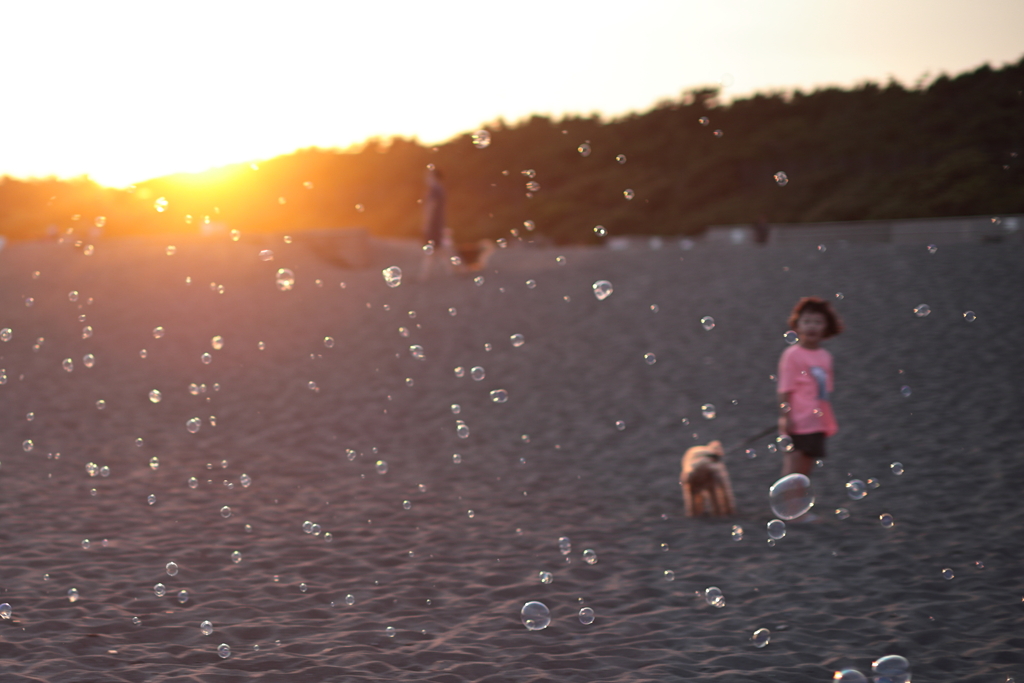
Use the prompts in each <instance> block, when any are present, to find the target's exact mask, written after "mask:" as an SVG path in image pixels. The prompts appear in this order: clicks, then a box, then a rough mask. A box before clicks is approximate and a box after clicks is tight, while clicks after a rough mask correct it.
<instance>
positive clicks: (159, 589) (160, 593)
mask: <svg viewBox="0 0 1024 683" xmlns="http://www.w3.org/2000/svg"><path fill="white" fill-rule="evenodd" d="M153 595H155V596H156V597H158V598H162V597H164V596H165V595H167V586H165V585H163V584H162V583H158V584H156V585H155V586H153Z"/></svg>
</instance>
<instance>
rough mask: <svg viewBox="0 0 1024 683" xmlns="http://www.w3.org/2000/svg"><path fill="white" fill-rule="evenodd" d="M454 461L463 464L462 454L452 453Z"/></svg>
mask: <svg viewBox="0 0 1024 683" xmlns="http://www.w3.org/2000/svg"><path fill="white" fill-rule="evenodd" d="M452 463H454V464H456V465H461V464H462V456H461V455H459V454H458V453H452Z"/></svg>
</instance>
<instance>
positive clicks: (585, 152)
mask: <svg viewBox="0 0 1024 683" xmlns="http://www.w3.org/2000/svg"><path fill="white" fill-rule="evenodd" d="M576 151H577V152H579V153H580V156H581V157H589V156H590V145H588V144H587V143H585V142H584V143H583V144H582V145H580V146H579V147H577V148H576Z"/></svg>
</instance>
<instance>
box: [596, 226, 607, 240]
mask: <svg viewBox="0 0 1024 683" xmlns="http://www.w3.org/2000/svg"><path fill="white" fill-rule="evenodd" d="M594 234H595V235H597V236H598V237H604V236H605V235H607V234H608V231H607V230H606V229H605V227H604V226H603V225H595V226H594Z"/></svg>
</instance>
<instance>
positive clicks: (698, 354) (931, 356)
mask: <svg viewBox="0 0 1024 683" xmlns="http://www.w3.org/2000/svg"><path fill="white" fill-rule="evenodd" d="M169 245H174V247H175V250H174V253H173V255H168V254H167V247H168V246H169ZM826 246H827V249H826V250H825V251H819V250H817V249H815V248H813V247H810V248H808V247H770V248H761V249H758V248H753V247H746V248H712V247H708V246H701V245H698V246H697V247H695V248H693V249H689V250H684V249H681V248H680V247H679V245H678V244H677V243H676V242H674V241H669V240H666V241H665V243H664V244H663V245H662V246H661V248H659V249H648V248H646V247H644V248H635V249H631V250H625V251H612V250H605V249H597V248H581V247H565V248H560V247H551V248H545V249H530V248H525V247H523V248H509V249H507V250H500V251H498V252H497V253H496V254H495V257H494V258H493V260H492V261H491V264H490V266H489V268H488V269H487V270H485V271H484V272H483V273H482V278H483V279H482V282H480V283H479V284H478V283H476V282H474V281H473V279H472V278H470V277H464V276H455V275H450V274H444V273H442V272H441V269H437V272H436V273H435V276H434V277H432V278H431V279H430V280H428V281H427V282H418V281H417V278H416V277H415V276H416V273H417V269H418V263H419V261H418V259H419V253H418V249H417V248H416V246H415V245H411V244H403V243H397V242H394V243H384V242H378V243H375V247H374V251H373V259H372V260H373V263H372V264H371V267H369V268H367V269H363V270H350V269H345V268H342V267H340V266H339V265H337V264H336V263H334V262H332V261H331V260H330V259H328V258H325V257H324V256H323V254H318V253H317V252H316V250H315V249H314V248H312V246H311V245H310V244H308V243H307V242H306V241H305V240H304V239H303V235H302V234H297V235H295V236H294V239H293V240H292V241H291V243H285V242H284V240H282V239H281V238H280V237H277V238H271V237H265V238H260V239H256V238H252V239H250V238H248V236H245V235H243V239H242V240H241V241H239V242H232V241H231V239H230V238H229V237H228V236H226V235H222V236H214V237H207V238H200V237H189V238H182V237H180V236H179V237H174V238H167V237H144V238H143V237H140V238H131V239H127V238H126V239H120V240H99V241H96V242H95V248H94V251H93V253H92V254H91V255H86V254H85V253H84V247H78V248H76V247H75V246H74V245H73V244H72V243H70V242H68V243H65V244H56V243H52V242H51V243H9V244H8V245H7V246H6V247H5V248H4V249H3V251H2V252H0V328H9V329H10V331H11V332H10V339H9V340H8V341H0V368H3V370H4V376H5V377H6V382H5V383H3V384H2V385H0V425H2V434H3V441H2V449H0V485H2V496H0V519H2V521H3V523H2V525H0V553H2V561H0V602H4V603H8V604H10V606H11V616H10V618H9V619H6V620H2V621H0V672H2V674H0V679H2V680H4V681H39V682H43V681H46V682H48V683H72V682H74V683H84V682H86V681H125V682H133V683H135V682H143V681H167V682H171V681H173V682H179V681H181V682H184V681H191V682H197V683H198V682H200V681H202V682H203V683H209V682H221V681H225V682H227V681H243V680H244V681H300V682H303V683H304V682H307V681H308V682H314V681H317V682H318V681H363V680H365V681H370V680H373V681H378V680H402V681H406V680H407V681H436V682H438V683H458V682H462V681H493V682H497V681H670V680H671V681H678V680H701V681H723V682H730V683H731V682H733V681H736V682H740V681H755V682H765V683H769V682H771V683H776V682H779V681H792V682H797V683H799V682H804V681H807V682H813V681H827V680H831V678H832V676H833V673H834V672H835V671H837V670H840V669H846V668H854V669H858V670H860V671H861V672H863V673H864V674H865V675H868V676H870V669H871V662H872V661H873V660H874V659H877V658H879V657H882V656H884V655H889V654H898V655H902V656H903V657H906V658H907V660H909V662H910V665H911V667H912V671H913V676H914V680H917V681H959V682H971V683H974V682H976V683H1004V681H1006V680H1007V677H1008V676H1012V677H1016V679H1017V680H1022V679H1024V602H1022V600H1024V574H1022V573H1021V567H1022V566H1024V543H1022V542H1021V539H1020V534H1021V531H1022V530H1024V507H1022V505H1021V502H1020V499H1021V492H1022V490H1024V420H1022V418H1021V412H1022V409H1024V390H1022V388H1021V387H1022V382H1024V361H1022V359H1021V357H1022V354H1021V339H1024V315H1022V313H1024V267H1022V262H1024V261H1022V259H1024V246H1022V245H1021V244H1019V243H1005V244H1001V245H962V246H957V245H942V246H940V247H939V248H938V250H937V251H936V252H935V253H929V251H928V250H927V249H926V248H925V245H923V244H922V245H919V246H892V245H861V246H856V245H849V246H843V245H841V244H834V245H833V244H829V245H826ZM263 249H271V250H272V251H273V260H269V261H264V260H261V259H260V257H259V253H260V251H261V250H263ZM559 257H561V258H559ZM389 266H398V267H400V268H401V269H402V270H403V272H404V273H405V275H404V278H403V281H402V284H401V285H400V286H398V287H394V288H391V287H388V286H387V285H386V283H385V281H384V278H383V277H382V275H381V269H382V268H386V267H389ZM279 268H287V269H290V270H291V271H293V273H294V285H293V287H292V288H291V289H290V290H288V291H281V290H280V289H279V288H278V287H277V286H276V284H275V273H276V272H277V270H278V269H279ZM597 280H608V281H609V282H611V283H612V285H613V287H614V292H613V293H612V294H611V296H609V297H607V298H606V299H604V300H603V301H602V300H598V299H597V298H596V297H595V296H594V294H593V291H592V284H593V283H594V282H595V281H597ZM804 295H818V296H822V297H827V298H830V299H831V300H832V301H833V302H834V304H835V306H836V309H837V310H838V312H839V313H840V315H841V316H842V317H843V320H844V322H845V324H846V328H847V329H846V331H845V332H844V333H843V334H842V335H841V336H839V337H837V338H835V339H834V340H830V341H829V342H827V348H829V349H830V350H831V352H832V353H833V354H834V356H835V364H836V393H835V397H834V406H835V412H836V415H837V418H838V422H839V425H840V432H839V433H838V434H837V435H836V436H835V437H834V438H833V439H831V440H830V443H829V451H830V454H829V457H828V458H827V460H826V461H825V462H824V463H823V466H822V467H820V468H818V469H816V470H815V471H814V473H813V477H812V480H813V484H814V489H815V494H816V504H815V507H814V511H815V512H816V513H817V514H818V516H819V518H820V521H819V522H817V523H811V524H790V525H789V526H788V529H787V534H786V536H785V537H784V538H782V539H781V540H779V541H778V542H776V543H775V545H774V546H771V545H769V543H768V542H767V541H768V536H767V533H766V524H767V522H768V521H769V520H771V519H772V518H773V514H772V511H771V509H770V507H769V504H768V488H769V486H771V484H772V483H773V482H774V481H775V480H776V479H777V477H778V475H779V470H780V455H779V454H773V453H770V452H769V448H768V445H769V442H770V439H769V438H765V439H762V440H761V441H759V442H757V443H756V444H754V445H753V448H754V450H755V451H756V457H753V458H751V457H748V456H747V455H745V454H744V453H742V452H741V453H737V454H733V455H731V456H730V457H729V458H728V460H727V463H728V466H729V470H730V472H731V476H732V480H733V485H734V488H735V491H736V496H737V501H738V504H739V515H738V517H736V518H732V519H697V520H689V519H686V518H685V517H684V515H683V508H682V502H681V497H680V494H679V486H678V483H677V478H678V474H679V458H680V456H681V455H682V453H683V451H684V450H685V449H686V448H688V447H689V446H691V445H694V444H698V443H705V442H707V441H710V440H711V439H720V440H721V441H722V442H723V443H724V444H725V446H726V447H727V448H729V447H730V446H733V445H734V444H737V443H739V442H740V441H741V440H743V439H744V438H745V437H747V436H750V435H752V434H755V433H757V432H758V431H760V430H761V429H762V428H764V427H767V426H769V425H771V424H773V422H774V415H775V407H774V402H775V399H774V392H775V387H774V384H773V380H772V375H773V374H774V373H775V372H776V367H775V366H776V362H777V360H778V356H779V354H780V353H781V352H782V350H783V349H784V348H785V346H786V343H785V341H784V340H783V333H784V332H785V331H786V317H787V315H788V312H789V310H790V308H791V307H792V305H793V304H794V303H795V301H796V300H797V299H798V298H799V297H800V296H804ZM840 297H841V298H840ZM29 304H30V305H29ZM920 304H927V306H928V307H929V309H930V313H929V314H928V315H927V316H922V317H919V316H918V315H915V312H914V309H915V307H918V306H919V305H920ZM967 311H971V312H973V314H974V315H973V316H967V317H965V312H967ZM705 316H710V317H712V318H713V319H714V322H715V324H714V327H713V328H712V329H710V330H706V329H705V328H704V326H702V324H701V319H702V318H703V317H705ZM971 317H974V318H975V319H973V320H971V321H969V320H968V318H971ZM156 328H162V335H160V336H159V337H158V336H157V334H158V333H157V334H155V332H154V331H155V330H156ZM513 335H522V338H523V340H524V343H522V344H521V345H519V346H517V345H514V344H513V341H512V336H513ZM217 337H219V338H220V339H219V340H217V339H215V338H217ZM328 338H329V339H328ZM414 345H415V346H418V347H421V348H422V355H423V358H422V359H419V358H416V357H415V355H416V354H414V353H413V351H411V349H410V347H412V346H414ZM143 350H144V353H143ZM87 354H91V355H92V359H93V360H92V361H89V360H87V359H86V358H87ZM204 354H209V356H205V357H204ZM648 354H653V355H648ZM143 356H144V357H143ZM65 359H70V363H71V371H68V370H67V369H66V368H65ZM207 361H208V362H207ZM651 361H653V362H651ZM90 366H91V367H90ZM478 366H479V367H481V368H483V370H484V373H485V376H484V377H483V378H482V379H480V380H479V381H478V380H476V379H475V378H474V377H472V376H471V375H472V371H471V369H472V368H474V367H478ZM456 368H462V369H463V372H462V373H457V372H456ZM459 374H462V375H463V376H458V375H459ZM193 385H194V387H193ZM499 390H504V391H505V392H506V393H507V401H506V402H503V403H499V402H495V401H494V400H492V392H495V391H499ZM153 391H158V392H159V396H157V395H156V394H151V392H153ZM908 394H909V395H908ZM154 398H158V401H156V402H154V400H153V399H154ZM99 402H102V403H99ZM453 404H456V405H458V406H459V408H458V411H459V412H458V413H457V414H455V413H454V410H455V409H454V408H453ZM705 404H712V405H714V407H715V415H714V418H713V419H706V418H705V417H703V416H702V410H701V406H702V405H705ZM193 419H196V422H193V423H191V424H192V425H193V426H195V425H196V424H198V426H199V428H198V430H197V431H195V432H194V433H193V432H192V431H190V429H189V427H188V425H189V422H190V420H193ZM459 420H461V421H463V423H464V425H465V428H466V429H467V430H468V435H466V436H465V438H462V436H460V434H459V433H458V423H457V421H459ZM892 463H900V464H901V465H902V470H903V473H902V474H901V475H897V474H895V471H896V470H894V469H893V468H892V467H891V465H892ZM90 464H91V465H94V466H95V469H94V474H95V476H91V475H90V469H92V468H90ZM102 468H108V469H106V470H103V469H102ZM897 469H899V468H897ZM382 471H383V473H382ZM192 478H194V481H193V480H192ZM851 479H860V480H862V481H865V482H868V480H869V479H873V480H874V483H875V484H877V488H872V487H870V486H869V488H868V492H867V495H866V496H865V497H864V498H863V499H861V500H851V499H850V498H849V497H848V495H847V493H846V488H845V485H846V482H848V481H850V480H851ZM869 483H870V482H869ZM837 508H845V509H846V510H848V512H849V516H848V518H845V519H842V518H841V517H842V515H840V516H837V515H836V514H835V512H834V511H835V510H836V509H837ZM886 513H887V514H891V515H892V518H893V520H894V525H893V526H892V527H891V528H884V527H883V525H882V524H880V521H879V516H880V515H882V514H886ZM306 522H309V523H310V524H309V525H305V526H306V528H305V529H304V524H305V523H306ZM314 524H315V525H318V526H317V527H316V528H312V529H311V525H314ZM734 525H737V526H740V527H742V529H743V532H742V539H741V540H736V538H735V537H736V534H735V533H734V530H733V527H734ZM307 531H312V532H310V533H307ZM563 536H565V537H568V538H569V539H571V550H570V552H569V553H568V554H567V555H563V554H562V553H561V552H560V549H559V543H558V541H559V538H560V537H563ZM86 546H88V547H86ZM585 550H592V551H593V553H595V554H596V558H597V561H596V563H594V564H589V563H588V562H586V561H585V560H584V551H585ZM234 553H238V554H237V555H235V554H234ZM172 562H173V563H174V564H175V565H176V570H175V568H174V567H171V568H170V569H169V568H168V563H172ZM946 569H948V570H951V571H950V572H948V573H947V574H946V576H951V577H952V578H946V576H944V573H943V572H944V570H946ZM541 572H549V573H550V574H551V581H550V583H543V582H542V581H541V579H540V573H541ZM666 572H672V573H673V574H666ZM172 574H173V575H172ZM673 575H674V579H673V580H668V577H670V576H673ZM156 584H163V587H164V591H163V592H164V595H163V596H162V597H158V596H157V594H156V591H155V586H156ZM711 586H717V587H719V588H720V589H721V591H722V593H723V594H724V596H725V605H724V607H721V608H716V607H713V606H711V605H709V604H708V603H707V601H706V600H705V599H704V591H705V589H706V588H708V587H711ZM71 589H75V590H76V591H77V598H76V599H74V600H73V599H72V598H75V595H71V596H70V597H69V591H70V590H71ZM181 591H186V592H187V596H185V595H181ZM348 596H351V597H348ZM185 598H187V599H185ZM182 599H185V600H184V602H183V601H182ZM528 601H540V602H543V603H544V604H545V605H546V606H547V607H548V608H549V609H550V616H551V622H550V625H549V626H548V628H546V629H544V630H538V631H529V630H527V629H526V628H525V627H524V625H523V623H522V621H521V618H520V610H521V608H522V607H523V605H524V603H526V602H528ZM584 607H589V608H591V609H593V612H594V621H593V623H590V624H583V623H581V620H580V618H579V612H580V610H581V608H584ZM207 620H208V621H209V622H211V624H212V629H213V630H212V633H210V635H204V633H203V632H202V630H201V627H200V624H201V623H202V622H204V621H207ZM762 628H764V629H769V630H770V632H771V639H770V642H769V643H768V644H767V645H766V646H764V647H761V648H758V647H755V645H754V644H753V643H752V642H751V636H752V634H753V633H754V631H755V630H757V629H762ZM388 629H393V631H389V630H388ZM221 644H224V645H227V646H228V647H229V648H230V653H229V654H230V656H228V657H222V656H220V654H218V647H219V646H220V645H221ZM225 654H226V653H225Z"/></svg>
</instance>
